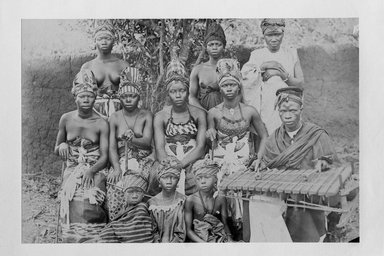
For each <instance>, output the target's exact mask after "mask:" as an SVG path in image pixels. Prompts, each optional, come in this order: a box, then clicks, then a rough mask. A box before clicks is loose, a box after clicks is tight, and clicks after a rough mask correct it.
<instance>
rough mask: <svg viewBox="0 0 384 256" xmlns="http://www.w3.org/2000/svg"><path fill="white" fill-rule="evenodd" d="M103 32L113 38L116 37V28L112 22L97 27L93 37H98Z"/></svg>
mask: <svg viewBox="0 0 384 256" xmlns="http://www.w3.org/2000/svg"><path fill="white" fill-rule="evenodd" d="M102 34H107V35H109V36H110V37H112V38H113V39H114V38H115V30H114V28H113V26H112V25H111V24H108V23H104V24H101V25H99V26H97V27H96V28H95V31H94V32H93V38H94V39H96V38H97V37H98V36H100V35H102Z"/></svg>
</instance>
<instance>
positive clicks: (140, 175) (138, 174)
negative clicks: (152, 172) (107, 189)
mask: <svg viewBox="0 0 384 256" xmlns="http://www.w3.org/2000/svg"><path fill="white" fill-rule="evenodd" d="M148 184H149V171H148V170H147V169H142V170H140V169H139V170H138V171H132V170H129V172H128V174H126V175H125V176H124V181H123V187H124V188H133V187H138V188H141V189H142V190H144V191H147V189H148Z"/></svg>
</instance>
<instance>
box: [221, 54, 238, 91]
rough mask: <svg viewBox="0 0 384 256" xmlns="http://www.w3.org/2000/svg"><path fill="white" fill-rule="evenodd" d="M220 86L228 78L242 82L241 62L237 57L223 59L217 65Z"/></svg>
mask: <svg viewBox="0 0 384 256" xmlns="http://www.w3.org/2000/svg"><path fill="white" fill-rule="evenodd" d="M216 74H217V76H218V81H219V86H221V85H222V84H224V82H226V81H228V80H232V81H234V82H236V83H238V84H241V72H240V63H239V62H238V61H237V60H235V59H221V60H219V61H218V62H217V65H216Z"/></svg>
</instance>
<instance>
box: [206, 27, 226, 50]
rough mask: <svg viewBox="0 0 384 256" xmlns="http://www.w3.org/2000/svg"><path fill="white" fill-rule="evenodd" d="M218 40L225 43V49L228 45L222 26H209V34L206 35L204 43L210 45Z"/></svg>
mask: <svg viewBox="0 0 384 256" xmlns="http://www.w3.org/2000/svg"><path fill="white" fill-rule="evenodd" d="M213 40H218V41H220V42H222V43H223V45H224V47H225V45H226V44H227V41H226V40H225V34H224V30H223V28H222V27H221V26H220V24H217V23H211V24H210V25H209V26H208V29H207V33H206V35H205V39H204V43H205V45H207V44H208V42H210V41H213Z"/></svg>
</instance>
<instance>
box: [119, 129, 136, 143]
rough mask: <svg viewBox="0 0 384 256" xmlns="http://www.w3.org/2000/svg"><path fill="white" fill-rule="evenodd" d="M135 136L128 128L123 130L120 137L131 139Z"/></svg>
mask: <svg viewBox="0 0 384 256" xmlns="http://www.w3.org/2000/svg"><path fill="white" fill-rule="evenodd" d="M134 136H135V133H134V132H133V131H132V130H131V129H128V130H126V131H125V132H124V134H123V136H122V138H123V139H124V140H127V141H132V139H133V137H134Z"/></svg>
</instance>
